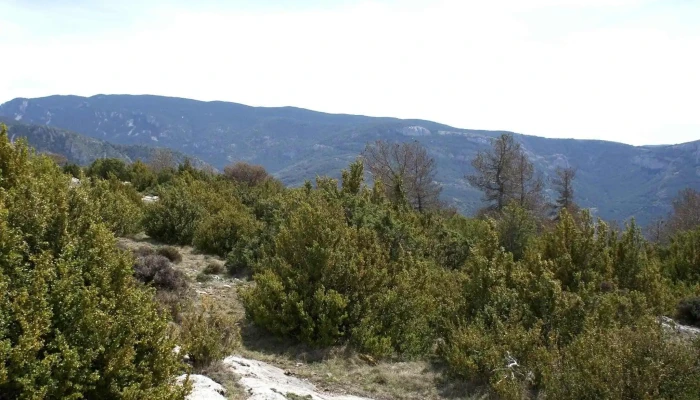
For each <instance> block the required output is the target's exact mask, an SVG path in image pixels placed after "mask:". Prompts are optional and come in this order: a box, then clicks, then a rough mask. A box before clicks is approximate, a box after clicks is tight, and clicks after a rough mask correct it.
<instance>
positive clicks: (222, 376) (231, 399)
mask: <svg viewBox="0 0 700 400" xmlns="http://www.w3.org/2000/svg"><path fill="white" fill-rule="evenodd" d="M200 373H201V374H202V375H205V376H208V377H209V378H210V379H211V380H213V381H214V382H216V383H218V384H219V385H221V386H223V387H224V389H226V398H227V399H228V400H245V399H247V398H248V396H247V395H246V390H245V388H244V387H243V386H241V385H240V384H239V383H238V376H236V374H234V373H232V372H231V368H230V367H228V366H226V365H225V364H224V363H223V362H221V361H219V362H216V363H213V364H211V365H209V366H208V367H206V368H204V369H203V370H202V371H201V372H200Z"/></svg>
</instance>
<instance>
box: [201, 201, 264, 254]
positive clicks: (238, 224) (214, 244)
mask: <svg viewBox="0 0 700 400" xmlns="http://www.w3.org/2000/svg"><path fill="white" fill-rule="evenodd" d="M255 230H256V224H255V219H254V218H253V215H252V214H251V213H250V212H249V211H248V210H247V209H246V208H245V207H244V206H243V205H242V204H237V205H229V206H227V207H225V208H224V209H222V210H221V211H219V212H218V213H216V214H211V215H209V216H208V217H206V218H204V219H203V220H202V222H201V223H200V224H199V226H198V227H197V230H196V233H195V235H194V242H193V244H194V247H195V248H196V249H197V250H199V251H201V252H203V253H207V254H216V255H219V256H221V257H225V256H226V254H228V253H229V252H230V251H231V250H232V249H233V248H234V246H235V245H236V243H238V241H241V240H245V239H244V238H246V237H249V236H252V235H253V233H254V232H255Z"/></svg>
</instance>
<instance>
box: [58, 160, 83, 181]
mask: <svg viewBox="0 0 700 400" xmlns="http://www.w3.org/2000/svg"><path fill="white" fill-rule="evenodd" d="M62 169H63V172H64V173H66V174H68V175H70V176H72V177H73V178H80V177H81V176H82V175H83V170H82V169H80V166H78V165H77V164H73V163H68V164H66V165H64V166H63V167H62Z"/></svg>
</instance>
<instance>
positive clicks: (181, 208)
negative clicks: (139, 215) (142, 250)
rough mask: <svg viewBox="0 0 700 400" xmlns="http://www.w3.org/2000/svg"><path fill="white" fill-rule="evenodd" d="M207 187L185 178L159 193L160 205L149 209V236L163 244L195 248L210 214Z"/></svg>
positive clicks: (146, 216) (146, 225)
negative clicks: (197, 233) (197, 235)
mask: <svg viewBox="0 0 700 400" xmlns="http://www.w3.org/2000/svg"><path fill="white" fill-rule="evenodd" d="M207 190H208V188H207V186H206V185H205V184H204V183H203V182H200V181H196V180H192V179H188V178H187V176H185V177H178V178H176V179H175V180H174V181H173V182H172V184H171V185H169V186H166V187H163V188H162V189H161V190H160V191H159V193H158V194H159V196H160V197H159V201H157V202H155V203H153V204H150V205H148V206H147V207H146V215H145V219H144V228H145V230H146V233H147V234H148V235H149V236H151V237H153V238H155V239H158V240H160V241H162V242H165V243H171V244H185V245H186V244H191V243H192V238H193V237H194V233H195V230H196V229H197V226H198V224H199V222H200V220H201V219H202V218H204V217H205V216H206V214H207V207H206V204H205V197H206V196H207Z"/></svg>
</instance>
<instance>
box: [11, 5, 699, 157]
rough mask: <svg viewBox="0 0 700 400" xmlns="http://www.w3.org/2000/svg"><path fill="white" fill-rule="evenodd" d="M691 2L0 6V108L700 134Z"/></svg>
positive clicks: (540, 131)
mask: <svg viewBox="0 0 700 400" xmlns="http://www.w3.org/2000/svg"><path fill="white" fill-rule="evenodd" d="M699 21H700V0H662V1H655V0H489V1H486V0H479V1H470V0H434V1H429V0H358V1H351V0H348V1H340V0H290V1H282V0H267V1H266V0H257V1H237V0H228V1H224V0H220V1H217V0H200V1H192V0H171V1H165V0H122V1H100V0H92V1H90V0H0V103H2V102H5V101H8V100H11V99H13V98H16V97H26V98H31V97H41V96H48V95H54V94H75V95H82V96H91V95H95V94H117V93H118V94H155V95H164V96H176V97H185V98H192V99H197V100H204V101H211V100H223V101H232V102H237V103H243V104H248V105H253V106H296V107H303V108H309V109H313V110H318V111H325V112H332V113H348V114H364V115H371V116H390V117H399V118H420V119H427V120H432V121H437V122H441V123H445V124H448V125H452V126H454V127H458V128H469V129H489V130H508V131H514V132H518V133H524V134H529V135H537V136H545V137H562V138H581V139H583V138H585V139H604V140H613V141H619V142H624V143H629V144H634V145H641V144H673V143H681V142H688V141H693V140H698V139H700V22H699Z"/></svg>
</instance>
